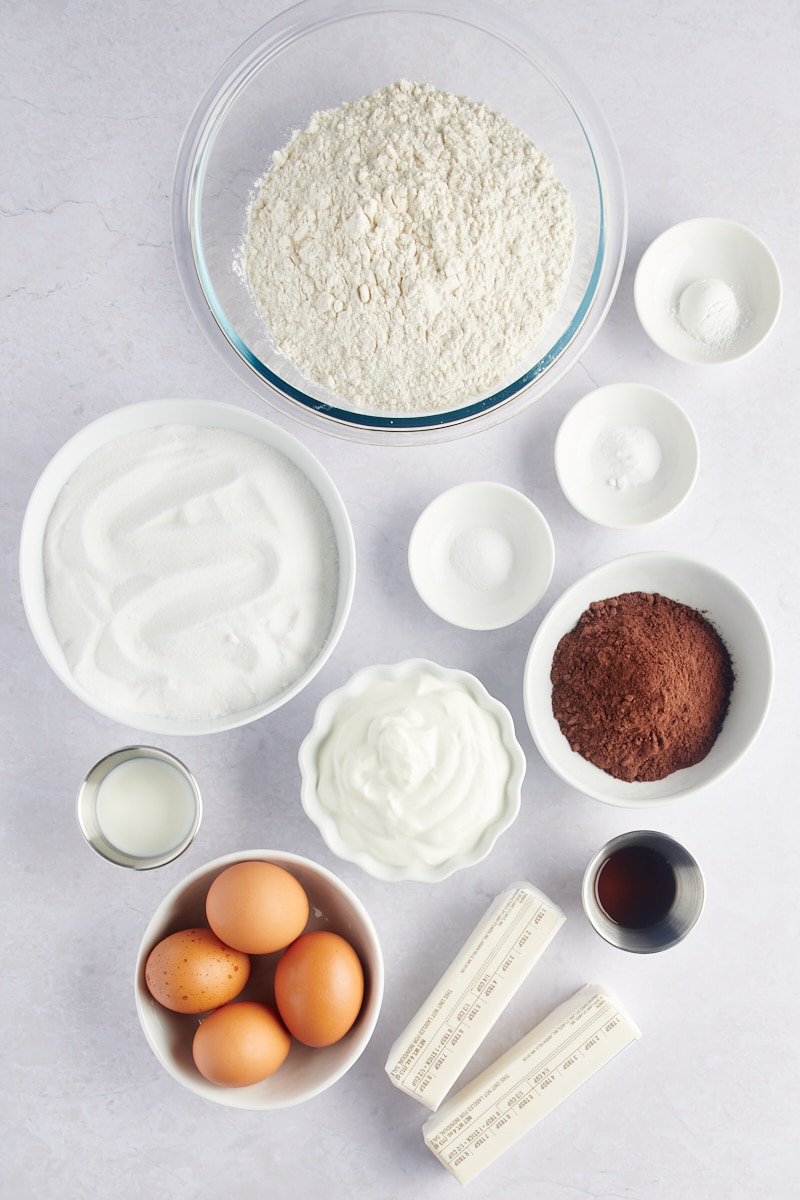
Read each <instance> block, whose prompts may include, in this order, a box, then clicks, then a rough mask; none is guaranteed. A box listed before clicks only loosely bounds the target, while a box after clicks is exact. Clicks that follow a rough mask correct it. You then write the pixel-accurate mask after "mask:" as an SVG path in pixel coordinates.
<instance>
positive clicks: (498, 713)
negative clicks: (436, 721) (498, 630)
mask: <svg viewBox="0 0 800 1200" xmlns="http://www.w3.org/2000/svg"><path fill="white" fill-rule="evenodd" d="M418 674H422V675H426V674H427V675H431V676H433V677H434V678H435V680H437V681H440V682H441V683H443V684H445V685H449V686H452V687H453V688H455V689H456V690H457V691H461V690H463V691H465V692H466V693H467V695H468V696H470V697H471V698H472V700H473V701H474V702H475V703H476V704H477V705H478V706H479V708H481V709H483V710H484V712H486V713H487V714H489V716H490V717H492V718H494V721H495V722H496V724H497V728H498V732H499V738H500V742H501V744H502V750H503V751H504V755H505V756H506V757H507V760H508V761H507V774H506V777H505V779H504V780H503V781H502V784H501V787H502V795H501V797H500V808H499V811H498V812H497V813H496V815H492V816H487V818H486V820H485V822H483V823H481V822H480V821H478V822H476V828H475V829H474V838H473V840H472V842H471V844H470V845H469V847H468V848H467V849H463V848H462V849H461V850H459V852H458V853H452V854H451V855H450V856H449V857H445V858H443V859H442V858H441V857H440V856H438V854H437V855H435V854H433V853H430V854H428V853H426V851H425V849H424V848H421V849H420V850H419V853H418V854H416V857H415V859H414V861H413V862H404V863H402V864H400V863H391V862H388V861H386V860H385V859H383V858H380V857H378V856H377V855H376V854H375V853H373V852H372V851H371V850H369V849H366V848H365V847H364V846H363V845H355V844H354V840H355V838H357V837H358V836H359V834H360V829H359V828H358V826H355V825H354V828H355V833H350V832H349V831H348V828H347V818H344V817H341V816H340V814H338V813H337V812H334V811H333V810H332V808H330V807H328V805H327V804H326V803H325V800H324V798H323V797H321V796H320V775H319V754H320V749H321V747H322V746H323V743H324V742H325V741H326V739H327V738H328V737H329V736H330V734H331V731H332V729H333V727H334V725H335V722H336V718H337V716H338V714H339V712H340V709H341V708H342V706H343V705H346V704H348V703H349V702H351V701H353V700H355V699H358V698H360V697H362V696H364V695H365V694H369V693H370V691H371V690H372V689H374V688H375V687H376V686H381V685H382V684H384V683H388V684H391V685H396V686H397V688H398V696H399V694H400V691H401V690H402V688H403V685H404V683H407V681H408V680H409V679H411V678H412V677H413V676H415V675H418ZM425 700H426V696H425V695H423V696H422V701H421V704H420V706H418V708H417V710H413V709H412V710H411V712H410V718H409V724H411V725H415V726H416V728H418V729H419V728H421V729H422V732H423V735H425V734H427V735H431V734H435V730H431V729H427V728H425V726H424V722H423V721H422V720H421V719H420V714H419V711H418V710H419V707H423V708H424V702H425ZM400 702H401V701H400V699H399V700H398V704H399V703H400ZM406 711H408V710H406ZM368 724H369V726H370V727H369V729H368V735H369V746H370V747H371V748H372V749H373V751H375V755H374V757H375V758H376V760H377V763H378V765H377V767H376V770H378V771H380V772H382V773H386V772H387V769H388V771H389V772H390V773H391V774H393V775H395V774H396V773H397V772H398V771H399V772H403V771H404V769H405V768H406V767H408V768H409V769H410V770H411V771H413V770H414V763H413V761H412V759H411V756H410V754H408V752H407V750H406V749H405V736H406V735H405V732H404V729H401V728H399V724H398V723H395V725H393V726H392V727H391V728H389V729H387V728H386V725H385V723H384V720H383V718H382V716H381V715H380V713H378V715H377V718H376V719H375V720H374V721H372V720H371V719H369V720H368ZM459 732H463V735H464V736H465V737H467V738H469V737H470V736H471V731H470V729H469V728H466V727H465V728H464V730H463V731H459ZM384 739H388V746H387V743H386V741H385V740H384ZM380 742H383V745H384V746H386V754H384V753H383V752H382V751H383V747H381V746H380V745H379V743H380ZM431 742H432V743H433V749H431V746H428V750H429V751H430V752H431V753H434V752H435V749H438V743H437V741H436V739H435V738H431ZM445 753H446V748H445V751H443V753H442V757H443V758H444V755H445ZM387 755H388V758H387ZM298 757H299V762H300V772H301V776H302V782H301V791H300V799H301V802H302V805H303V808H304V809H305V811H306V814H307V815H308V816H309V817H310V818H311V820H312V821H313V822H314V824H315V825H316V826H317V828H318V830H319V832H320V833H321V835H322V837H323V839H324V841H325V842H326V844H327V845H328V847H329V848H330V849H331V850H332V851H333V853H334V854H336V855H338V856H339V858H343V859H345V860H346V861H347V862H352V863H356V864H357V865H358V866H359V867H361V869H362V870H363V871H366V872H367V874H369V875H373V876H374V877H375V878H376V879H383V880H387V881H390V882H396V881H399V880H417V881H418V882H422V883H437V882H439V881H440V880H442V879H446V878H447V877H448V876H449V875H452V874H453V872H454V871H458V870H460V869H461V868H462V867H470V866H473V865H474V864H475V863H478V862H480V861H481V860H482V859H484V858H485V857H486V855H487V854H488V853H489V851H490V850H491V849H492V847H493V846H494V844H495V842H496V841H497V839H498V837H499V836H500V834H501V833H503V832H504V831H505V830H507V829H508V828H509V827H510V826H511V825H512V824H513V822H514V821H515V820H516V817H517V814H518V813H519V809H520V796H521V790H522V781H523V778H524V776H525V768H526V761H525V755H524V753H523V751H522V747H521V746H520V745H519V743H518V741H517V738H516V734H515V731H514V722H513V719H512V717H511V714H510V713H509V711H508V709H507V708H505V706H504V705H502V704H501V703H500V701H499V700H495V699H494V698H493V697H492V696H490V695H489V693H488V692H487V691H486V688H485V687H484V686H483V684H482V683H481V682H480V681H479V680H478V679H476V678H475V676H474V675H470V674H468V673H467V672H466V671H459V670H453V669H450V668H448V667H440V666H438V665H437V664H436V663H432V662H429V661H427V660H426V659H408V660H406V661H405V662H400V663H395V664H393V665H387V666H372V667H365V668H363V669H362V670H361V671H358V672H356V674H355V675H352V676H351V677H350V679H349V680H348V681H347V683H346V684H345V685H344V687H341V688H338V689H337V690H336V691H333V692H330V693H329V694H328V695H327V696H325V698H324V699H323V700H322V701H321V702H320V704H319V706H318V707H317V711H316V714H315V717H314V723H313V725H312V727H311V730H310V732H309V733H308V734H307V735H306V737H305V738H304V740H303V742H302V744H301V746H300V751H299V756H298ZM448 761H450V760H447V759H444V764H443V763H442V762H440V761H439V759H438V758H437V759H436V768H440V770H439V771H438V773H437V769H436V768H433V769H429V770H427V771H426V772H425V774H424V778H422V779H421V780H420V786H419V788H418V789H417V790H418V794H419V795H422V794H423V785H430V786H431V788H433V789H434V790H435V788H436V786H437V785H438V786H439V787H441V788H442V789H444V787H445V785H446V784H447V782H448V780H449V775H448V769H447V762H448ZM451 765H452V763H451ZM442 781H443V782H442ZM369 783H370V780H369V779H366V780H365V784H364V786H365V788H366V786H368V785H369ZM449 797H450V798H449V800H447V801H446V802H445V801H443V803H442V809H443V810H444V809H445V808H446V809H447V811H446V816H442V815H441V814H437V815H434V816H432V818H431V821H430V824H429V828H428V829H427V830H425V831H423V833H424V834H428V833H430V834H431V837H435V838H437V839H443V838H444V837H445V835H446V830H447V828H448V827H452V823H453V822H459V821H461V822H463V820H465V819H466V818H465V816H464V808H463V807H461V806H459V804H458V796H457V788H454V789H453V790H452V791H451V792H450V793H449ZM454 797H455V805H456V806H455V808H454V807H453V803H454V800H453V798H454ZM438 799H439V793H438V792H436V794H435V795H434V800H436V801H438ZM362 807H363V813H364V820H363V822H362V828H364V829H366V830H367V831H368V833H369V835H370V837H371V835H372V833H373V832H374V827H375V824H376V821H375V813H374V810H373V811H370V807H371V806H370V805H369V804H367V803H364V804H363V806H362ZM431 808H433V804H431ZM350 820H351V821H352V822H353V823H355V821H356V820H358V818H357V817H356V816H355V815H354V814H351V817H350ZM448 822H449V826H448ZM459 828H463V825H460V826H459ZM392 832H393V831H392V830H391V829H389V831H388V832H385V831H384V833H383V836H384V837H386V838H391V836H392ZM371 840H373V839H372V838H371ZM407 840H408V839H407ZM414 850H415V851H416V847H414ZM405 856H406V855H404V857H405ZM395 857H400V856H398V855H395ZM407 857H409V858H410V857H411V854H410V853H409V854H408V855H407ZM434 857H436V858H438V861H435V862H434V861H430V860H432V859H433V858H434ZM426 859H427V860H428V861H426Z"/></svg>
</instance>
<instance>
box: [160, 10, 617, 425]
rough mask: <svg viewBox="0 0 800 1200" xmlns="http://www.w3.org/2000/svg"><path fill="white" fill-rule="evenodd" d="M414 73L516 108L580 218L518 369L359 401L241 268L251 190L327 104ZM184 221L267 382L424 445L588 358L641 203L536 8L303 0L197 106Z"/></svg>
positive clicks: (209, 280)
mask: <svg viewBox="0 0 800 1200" xmlns="http://www.w3.org/2000/svg"><path fill="white" fill-rule="evenodd" d="M399 79H408V80H412V81H415V82H423V83H430V84H432V85H434V86H435V87H438V88H440V89H442V90H444V91H448V92H451V93H454V94H456V95H460V96H467V97H469V99H471V100H475V101H485V102H486V103H487V104H488V105H489V107H490V108H492V109H495V110H497V111H499V112H501V113H503V114H504V115H505V116H506V117H507V118H509V120H511V121H513V122H514V123H515V124H516V125H517V126H519V128H521V129H522V130H523V131H524V132H525V133H527V134H528V136H529V137H530V138H531V140H532V141H533V142H534V143H535V144H536V145H537V146H538V147H539V148H540V149H541V150H543V151H544V153H545V154H546V155H547V156H548V157H549V158H550V160H551V162H552V163H553V166H554V169H555V172H556V175H557V177H558V178H559V179H560V180H561V181H562V183H564V184H565V185H566V187H567V188H568V190H569V193H570V197H571V201H572V206H573V211H574V216H575V224H576V245H575V256H574V262H573V266H572V272H571V276H570V279H569V282H568V285H567V289H566V293H565V295H564V298H563V301H562V303H561V306H560V308H559V310H558V312H557V313H556V315H555V317H554V318H553V320H552V322H551V323H550V325H549V327H548V328H547V329H546V330H545V332H544V334H543V336H542V337H541V338H540V339H539V341H538V342H537V343H536V345H534V346H532V347H531V349H530V352H529V354H528V355H527V357H526V359H525V361H524V362H521V363H519V364H518V366H517V368H516V369H515V371H514V372H513V374H512V376H511V377H510V378H508V379H507V380H506V381H504V383H503V385H502V386H501V387H498V388H495V389H494V390H492V392H491V393H490V394H485V395H481V396H464V397H463V402H459V405H458V406H457V407H456V408H450V409H448V410H445V411H433V412H426V413H422V414H416V413H415V414H412V415H402V416H398V415H397V414H395V413H387V412H386V411H383V412H381V411H380V410H379V409H366V408H356V407H353V406H349V405H348V404H347V403H346V402H345V401H343V400H342V399H341V398H340V397H337V396H335V395H333V394H332V393H331V392H328V391H326V389H325V388H323V387H321V386H318V385H317V384H315V383H313V382H311V381H310V380H308V379H307V378H305V377H304V376H303V375H301V373H300V372H299V371H298V370H297V369H296V368H295V367H294V366H293V364H292V363H291V362H289V360H288V359H287V358H285V357H284V356H283V355H282V354H281V353H280V352H279V351H278V350H277V348H276V346H275V344H274V342H273V341H272V339H271V337H270V335H269V332H268V330H267V329H266V327H265V325H264V323H263V321H262V319H261V317H260V316H259V313H258V311H257V309H256V305H255V302H254V300H253V298H252V296H251V294H250V291H249V289H248V286H247V284H246V282H245V280H244V278H243V274H242V272H241V271H240V270H237V262H238V260H239V257H240V252H241V247H242V243H243V239H244V235H245V231H246V223H247V209H248V205H249V203H250V201H251V199H252V198H253V195H254V192H255V187H256V183H257V182H258V180H259V179H260V178H261V177H262V176H263V175H264V173H265V171H266V170H267V168H268V166H269V164H270V162H271V158H272V153H273V151H275V150H277V149H279V148H281V147H283V146H284V145H285V144H286V143H287V142H288V141H289V138H290V137H291V135H292V133H293V132H294V131H295V130H298V129H304V128H305V127H306V126H307V125H308V122H309V120H310V118H311V116H312V115H313V114H314V113H315V112H318V111H320V110H324V109H329V108H336V107H338V106H339V105H341V104H343V103H344V102H345V101H350V100H356V99H358V98H360V97H361V96H364V95H367V94H368V93H370V92H372V91H375V90H377V89H378V88H382V87H385V86H387V85H388V84H391V83H394V82H396V81H397V80H399ZM172 232H173V241H174V246H175V256H176V261H177V266H178V272H179V275H180V279H181V283H182V285H183V288H184V291H185V293H186V296H187V299H188V301H189V304H190V307H191V309H192V312H193V313H194V315H195V317H196V319H197V321H198V322H199V324H200V326H201V328H202V329H203V330H204V332H205V333H206V335H207V336H208V338H209V339H210V341H211V343H212V345H213V346H215V347H216V349H217V350H218V351H219V353H220V354H221V356H222V358H223V359H224V361H225V362H226V363H227V364H228V366H229V367H231V368H232V370H233V371H234V372H235V373H236V375H237V376H238V377H239V378H240V379H241V380H243V381H244V382H245V383H246V384H247V385H248V386H249V387H250V388H252V389H253V391H254V392H255V393H256V394H257V395H259V396H260V397H261V398H262V399H264V400H266V401H267V402H269V403H270V404H272V405H273V406H274V407H276V408H277V409H278V410H280V411H281V412H283V413H286V414H288V415H290V416H292V417H295V418H297V419H298V420H300V421H301V422H303V423H305V424H307V425H309V426H312V427H314V428H317V429H321V430H324V431H327V432H328V433H332V434H336V435H338V436H341V437H345V438H349V439H353V440H356V441H362V442H378V443H384V444H386V443H389V444H400V445H402V444H411V445H418V444H420V443H426V442H435V441H445V440H448V439H450V438H454V437H457V436H461V435H464V434H468V433H473V432H476V431H478V430H481V429H485V428H487V427H489V426H491V425H494V424H497V423H498V422H499V421H501V420H505V419H506V418H508V417H511V416H514V415H515V414H516V413H518V412H520V411H521V410H522V409H523V408H524V407H526V406H527V405H528V404H530V403H531V402H532V401H534V400H537V399H538V398H539V397H540V396H542V395H544V393H545V392H547V391H548V390H549V389H550V388H551V387H552V386H553V385H554V384H555V383H556V382H557V381H558V379H560V378H561V377H562V376H563V375H564V373H565V372H566V371H567V370H568V369H569V368H570V367H571V366H573V365H574V364H575V362H577V360H578V359H579V357H580V355H581V354H582V353H583V352H584V350H585V349H586V347H587V346H588V345H589V343H590V341H591V340H592V338H593V337H594V336H595V334H596V333H597V331H598V329H599V328H600V326H601V325H602V323H603V320H604V319H605V317H606V315H607V313H608V310H609V307H610V305H611V301H612V299H613V297H614V293H615V291H616V288H617V284H618V282H619V277H620V273H621V270H622V263H623V259H624V255H625V240H626V232H627V209H626V200H625V187H624V181H623V176H622V168H621V165H620V161H619V156H618V154H617V150H616V147H615V144H614V140H613V137H612V135H611V133H610V130H609V128H608V126H607V124H606V122H605V120H604V118H603V116H602V114H601V112H600V110H599V109H598V107H597V105H596V103H595V101H594V100H593V99H592V96H591V95H590V94H589V92H588V91H587V89H586V87H585V86H584V84H583V83H582V82H581V80H580V78H579V77H578V76H577V75H576V74H575V72H574V71H573V70H572V69H571V68H570V67H569V66H568V65H567V64H566V63H564V62H562V61H560V60H559V59H558V57H557V56H555V55H554V54H553V53H552V52H551V51H550V50H549V49H547V48H545V47H543V46H542V45H541V44H540V42H539V40H538V38H537V37H536V35H535V33H534V32H533V31H532V30H531V29H530V28H529V27H528V26H527V25H526V24H525V23H524V22H522V21H520V20H518V19H516V18H514V17H512V16H511V15H510V14H508V13H506V12H504V11H502V10H501V9H495V8H493V7H492V6H491V5H490V4H486V3H485V2H484V0H458V2H457V3H456V0H389V2H388V3H387V2H386V0H384V2H381V0H303V3H301V4H297V5H295V6H294V7H293V8H290V9H287V10H286V11H285V12H283V13H281V14H280V15H279V16H277V17H275V18H274V19H273V20H271V21H269V22H268V23H267V24H266V25H264V26H263V27H262V28H261V29H259V30H258V31H257V32H256V33H254V34H253V35H252V37H250V38H249V39H248V40H247V41H246V42H245V43H244V44H243V45H242V46H241V47H240V48H239V50H238V51H237V52H236V53H235V54H234V55H233V56H232V57H231V58H230V59H229V60H228V62H227V63H226V64H225V65H224V66H223V67H222V68H221V70H220V71H219V73H218V74H217V76H216V77H215V78H214V80H213V81H212V83H211V85H210V87H209V88H208V90H207V91H206V93H205V95H204V96H203V98H202V99H201V101H200V103H199V105H198V106H197V108H196V110H195V112H194V115H193V116H192V118H191V120H190V122H189V125H188V127H187V129H186V132H185V134H184V137H183V140H182V142H181V146H180V150H179V154H178V160H177V165H176V171H175V180H174V187H173V199H172Z"/></svg>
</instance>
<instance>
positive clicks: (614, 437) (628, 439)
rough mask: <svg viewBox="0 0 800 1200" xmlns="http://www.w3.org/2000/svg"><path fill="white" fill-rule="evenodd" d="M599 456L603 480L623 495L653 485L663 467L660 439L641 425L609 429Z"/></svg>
mask: <svg viewBox="0 0 800 1200" xmlns="http://www.w3.org/2000/svg"><path fill="white" fill-rule="evenodd" d="M597 455H598V458H599V460H600V470H601V472H602V476H603V479H604V480H605V482H606V483H607V484H608V485H609V487H614V488H618V489H619V490H620V491H624V490H625V489H626V488H635V487H640V486H641V485H642V484H643V483H650V481H651V480H652V479H655V477H656V475H657V473H658V468H659V467H660V466H661V446H660V444H659V442H658V439H657V438H656V436H655V434H653V433H651V432H650V430H649V429H645V428H644V427H643V426H639V425H620V426H619V427H617V428H615V429H609V430H608V431H607V432H606V433H605V434H604V435H603V436H602V437H601V438H600V440H599V442H598V445H597Z"/></svg>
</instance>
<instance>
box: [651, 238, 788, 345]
mask: <svg viewBox="0 0 800 1200" xmlns="http://www.w3.org/2000/svg"><path fill="white" fill-rule="evenodd" d="M704 282H708V283H710V284H711V285H713V287H714V290H716V291H717V292H721V294H722V297H723V299H726V298H727V300H728V301H730V299H731V297H730V292H732V293H733V306H732V307H733V310H734V313H735V311H736V309H738V312H739V320H738V322H736V324H735V325H734V326H733V327H732V328H731V329H729V330H727V331H725V330H724V329H723V328H721V327H718V329H717V335H716V336H714V335H713V330H712V329H709V328H708V327H706V330H705V333H704V335H703V336H698V329H697V326H696V322H697V319H698V317H699V315H700V313H701V312H702V300H700V301H699V303H700V305H701V307H700V308H699V309H698V308H697V307H695V310H694V319H693V320H687V322H686V323H687V324H688V325H689V329H687V328H685V327H684V324H682V323H681V319H680V315H679V314H680V311H681V299H682V297H684V296H685V294H686V289H687V288H692V286H693V285H694V287H695V288H697V287H698V286H699V285H701V284H703V283H704ZM718 285H722V287H721V288H720V287H719V286H718ZM728 289H730V291H728ZM782 294H783V290H782V284H781V276H780V271H779V270H778V265H777V263H776V262H775V259H774V258H773V256H772V254H771V252H770V251H769V249H768V248H767V247H766V246H765V244H764V242H762V241H761V239H760V238H759V237H757V236H756V235H755V234H754V233H752V232H751V231H750V230H749V229H747V228H745V226H744V225H739V224H737V223H736V222H735V221H727V220H723V219H720V218H715V217H698V218H696V219H695V220H692V221H683V222H682V223H681V224H680V225H674V226H673V227H672V228H671V229H668V230H666V232H665V233H662V234H661V235H660V237H657V238H656V240H655V241H654V242H653V243H652V244H651V245H650V246H649V247H648V248H647V250H646V251H645V252H644V254H643V255H642V258H641V261H640V263H639V266H638V268H637V270H636V275H635V278H634V283H633V301H634V305H635V307H636V312H637V313H638V316H639V320H640V321H641V323H642V327H643V328H644V331H645V333H646V334H647V335H648V336H649V337H650V338H651V340H652V341H653V342H655V344H656V345H657V346H658V347H659V349H661V350H663V351H664V352H665V353H666V354H669V355H671V356H672V357H673V358H677V359H679V360H680V361H681V362H686V363H694V364H700V365H716V364H719V363H728V362H733V361H734V360H735V359H738V358H743V357H744V356H745V355H746V354H750V353H751V352H752V351H753V350H755V348H756V347H757V346H760V345H761V343H762V342H763V341H764V339H765V338H766V337H767V335H768V334H769V333H770V332H771V330H772V328H773V326H774V325H775V322H776V321H777V319H778V314H779V312H780V308H781V300H782ZM687 295H688V297H691V296H692V293H691V292H689V293H688V294H687ZM684 315H685V314H684ZM690 330H692V331H691V332H690Z"/></svg>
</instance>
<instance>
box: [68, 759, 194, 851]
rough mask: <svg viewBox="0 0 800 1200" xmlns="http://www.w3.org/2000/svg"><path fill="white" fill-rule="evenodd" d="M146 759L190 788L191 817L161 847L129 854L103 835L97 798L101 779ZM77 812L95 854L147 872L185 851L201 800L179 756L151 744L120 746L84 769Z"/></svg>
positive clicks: (79, 821)
mask: <svg viewBox="0 0 800 1200" xmlns="http://www.w3.org/2000/svg"><path fill="white" fill-rule="evenodd" d="M147 759H149V760H151V761H154V762H158V763H163V764H164V765H165V766H167V767H170V768H172V770H174V771H177V772H178V774H179V775H180V777H181V778H182V779H183V780H184V781H185V783H186V784H187V785H188V787H189V789H190V791H191V795H192V799H193V801H194V816H193V817H192V820H191V822H190V823H189V824H188V826H187V828H186V832H185V834H184V835H183V837H182V838H181V839H180V840H179V841H177V842H175V843H174V844H172V845H170V846H168V847H167V848H165V849H164V850H162V851H160V852H154V853H152V854H142V855H139V854H130V853H128V852H126V851H125V850H122V849H120V848H119V846H115V845H114V843H113V842H112V841H109V839H108V837H106V835H105V833H104V832H103V828H102V824H101V821H100V819H99V817H98V804H97V801H98V797H99V794H100V788H101V786H102V784H103V781H104V780H105V779H106V778H107V777H108V776H109V775H110V774H111V772H112V771H114V770H115V769H116V768H117V767H119V766H121V765H122V764H123V763H127V762H131V761H132V760H147ZM77 813H78V824H79V825H80V828H81V833H82V834H83V836H84V837H85V839H86V841H87V843H88V844H89V845H90V846H91V848H92V850H94V852H95V854H99V855H100V857H101V858H104V859H106V861H107V862H111V863H115V864H116V866H118V867H130V868H132V869H133V870H135V871H148V870H151V869H152V868H153V867H163V866H165V865H166V864H167V863H170V862H173V861H174V860H175V859H176V858H179V857H180V855H181V854H183V853H184V851H185V850H188V848H189V846H191V844H192V842H193V841H194V839H195V837H196V836H197V831H198V829H199V828H200V821H201V820H202V816H203V801H202V797H201V795H200V788H199V787H198V785H197V780H196V779H195V778H194V776H193V775H192V773H191V771H190V770H189V769H188V767H186V766H185V765H184V764H183V763H182V762H181V761H180V759H178V758H175V756H174V755H173V754H168V753H167V751H166V750H159V749H157V748H156V747H155V746H123V747H122V749H120V750H114V751H113V752H112V753H111V754H107V755H106V756H105V757H104V758H101V759H100V760H99V761H98V762H96V763H95V764H94V766H93V767H91V768H90V770H89V771H87V773H86V775H85V776H84V779H83V782H82V783H81V786H80V788H79V789H78V800H77Z"/></svg>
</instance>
